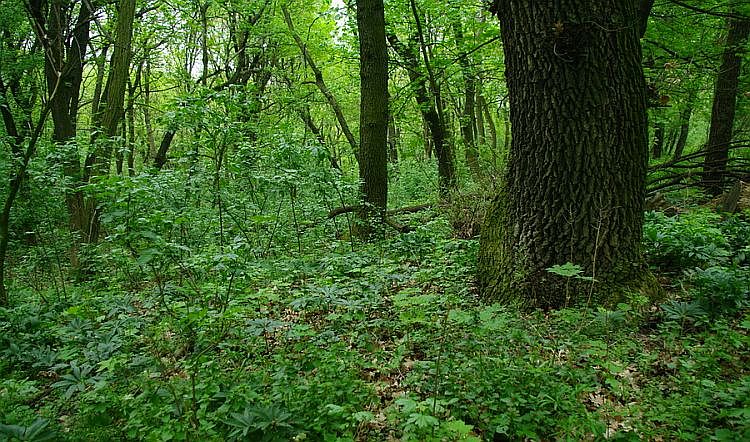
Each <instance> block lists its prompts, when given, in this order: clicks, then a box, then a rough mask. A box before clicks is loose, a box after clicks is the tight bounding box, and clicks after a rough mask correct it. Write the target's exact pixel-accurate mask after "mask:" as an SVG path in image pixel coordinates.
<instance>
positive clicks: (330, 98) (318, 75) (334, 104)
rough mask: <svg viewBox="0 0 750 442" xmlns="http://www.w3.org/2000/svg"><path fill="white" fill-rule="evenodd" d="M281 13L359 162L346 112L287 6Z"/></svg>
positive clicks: (357, 149)
mask: <svg viewBox="0 0 750 442" xmlns="http://www.w3.org/2000/svg"><path fill="white" fill-rule="evenodd" d="M281 12H282V13H283V14H284V21H285V22H286V25H287V27H288V28H289V32H291V34H292V38H293V39H294V41H295V43H297V47H299V50H300V52H301V53H302V56H303V57H304V59H305V61H306V62H307V65H308V66H310V69H311V70H312V71H313V74H314V75H315V84H316V85H317V86H318V89H319V90H320V93H322V94H323V96H324V97H325V99H326V101H327V102H328V105H329V106H331V109H332V110H333V113H334V115H336V120H337V121H338V122H339V126H340V127H341V131H342V132H344V136H345V137H346V141H348V142H349V145H350V146H351V148H352V151H353V152H354V156H355V157H356V158H357V161H359V146H358V145H357V141H356V140H355V139H354V134H353V133H352V131H351V130H350V129H349V124H348V123H347V121H346V117H344V112H343V111H342V110H341V106H340V105H339V102H338V100H336V97H335V96H334V95H333V93H332V92H331V90H330V89H328V86H326V83H325V80H324V79H323V72H322V71H321V70H320V68H318V65H317V64H316V63H315V60H313V58H312V56H311V55H310V53H309V52H308V50H307V46H306V45H305V43H304V42H303V41H302V38H301V37H300V36H299V34H297V31H295V29H294V23H293V22H292V17H291V16H290V15H289V9H288V8H287V6H286V4H282V5H281Z"/></svg>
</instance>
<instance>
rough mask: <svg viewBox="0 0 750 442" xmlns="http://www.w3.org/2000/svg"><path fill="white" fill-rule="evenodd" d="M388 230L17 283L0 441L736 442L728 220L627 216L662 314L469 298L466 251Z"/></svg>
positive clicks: (734, 260)
mask: <svg viewBox="0 0 750 442" xmlns="http://www.w3.org/2000/svg"><path fill="white" fill-rule="evenodd" d="M407 221H408V222H410V223H411V224H412V225H418V226H420V227H418V228H417V229H416V230H415V231H414V232H411V233H407V234H401V235H398V236H394V237H392V238H389V239H386V240H383V241H381V242H378V243H376V244H372V245H357V246H356V247H354V248H352V245H351V244H350V243H348V242H346V241H340V242H333V243H330V244H328V245H327V246H324V247H317V248H316V249H315V250H314V251H310V252H306V253H304V254H291V255H280V254H279V255H277V256H269V257H260V258H257V257H249V258H247V257H243V256H242V255H241V252H239V251H238V252H236V253H235V252H227V253H224V254H221V255H214V256H210V257H208V258H206V261H207V262H210V263H212V264H211V265H210V266H209V265H207V264H206V261H199V260H198V259H197V258H195V259H194V260H195V262H192V263H187V264H185V265H183V266H181V267H178V268H177V270H178V271H175V272H171V273H170V272H167V271H164V272H158V271H156V270H154V271H151V272H149V270H148V269H149V268H150V269H152V270H153V269H156V268H157V267H156V266H155V265H153V263H149V262H148V261H145V260H143V262H142V263H141V264H143V265H140V266H134V267H133V269H140V271H141V273H137V270H133V269H131V270H128V271H127V272H126V271H125V270H124V269H122V268H119V269H118V268H112V270H111V272H110V273H108V274H105V275H102V276H100V277H95V278H92V279H91V280H89V281H88V282H80V283H76V284H75V285H68V286H67V287H65V286H63V287H59V286H57V285H56V286H55V287H45V288H42V289H39V288H37V289H34V288H32V287H26V288H22V287H21V286H20V285H19V286H17V287H15V288H14V290H15V295H14V297H13V299H14V306H13V307H12V308H9V309H0V354H2V360H0V375H1V379H2V380H1V381H0V424H3V425H0V440H4V439H10V440H76V441H78V440H92V441H96V440H154V441H157V440H194V441H206V440H217V441H218V440H260V441H286V440H297V441H301V440H325V441H346V440H362V441H364V440H372V441H383V440H419V441H422V440H435V441H479V440H495V441H499V440H601V439H610V440H655V441H659V440H742V439H744V440H750V336H749V334H750V309H748V305H749V304H748V299H749V298H748V297H749V295H748V290H749V288H748V287H750V272H749V271H748V263H749V262H750V222H748V214H747V213H746V214H745V216H744V217H743V216H728V217H727V216H720V215H717V214H716V213H714V212H711V211H707V210H696V211H692V212H690V213H683V214H681V215H680V216H675V217H669V216H666V215H664V214H662V213H655V212H651V213H648V214H647V220H646V221H647V222H646V229H645V236H644V247H645V250H646V251H647V255H648V258H649V260H650V263H651V265H652V267H653V269H654V271H655V272H657V274H658V275H659V276H660V277H661V280H663V281H664V283H665V284H666V285H667V287H666V288H667V289H668V291H669V293H670V298H669V299H668V300H666V301H665V302H664V303H662V304H659V305H651V304H650V303H649V302H648V301H647V300H646V299H640V298H638V297H633V299H632V300H631V302H630V303H628V304H620V305H618V306H617V308H615V309H613V310H606V309H602V308H593V307H586V306H582V307H577V308H568V309H563V310H559V311H552V312H536V313H528V314H527V313H521V312H518V311H515V310H513V309H510V308H508V307H504V306H501V305H495V304H487V303H483V302H481V301H480V300H479V299H477V293H476V291H475V289H474V287H473V279H474V268H475V267H474V262H475V258H476V251H477V241H476V239H470V240H466V239H458V238H455V237H454V236H453V233H452V229H451V227H450V225H449V222H448V221H447V220H446V219H445V218H444V217H443V216H441V215H440V214H437V213H434V212H431V211H425V212H421V213H418V214H413V215H410V218H409V219H408V220H407ZM147 264H150V265H147ZM201 268H203V269H209V268H210V270H204V271H201V270H200V269H201ZM133 272H135V273H133Z"/></svg>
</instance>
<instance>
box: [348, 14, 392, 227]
mask: <svg viewBox="0 0 750 442" xmlns="http://www.w3.org/2000/svg"><path fill="white" fill-rule="evenodd" d="M357 30H358V32H359V75H360V91H361V98H360V107H359V109H360V119H359V146H360V151H359V182H360V186H359V189H360V193H361V197H362V208H361V209H360V210H359V212H358V218H359V223H358V226H357V229H356V232H357V235H358V236H360V237H362V238H367V237H369V236H371V235H372V234H373V233H374V230H375V229H376V225H377V224H379V223H380V222H381V221H382V220H383V218H384V217H385V210H386V206H387V202H388V167H387V157H388V154H387V139H388V48H387V46H386V43H385V17H384V11H383V0H357Z"/></svg>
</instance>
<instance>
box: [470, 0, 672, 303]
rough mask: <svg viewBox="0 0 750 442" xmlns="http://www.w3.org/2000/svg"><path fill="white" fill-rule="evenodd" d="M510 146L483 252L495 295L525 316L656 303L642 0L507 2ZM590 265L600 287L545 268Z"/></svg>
mask: <svg viewBox="0 0 750 442" xmlns="http://www.w3.org/2000/svg"><path fill="white" fill-rule="evenodd" d="M495 7H496V9H495V10H496V11H497V14H498V17H499V18H500V23H501V30H502V35H503V43H504V45H503V46H504V51H505V60H506V79H507V84H508V91H509V95H510V119H511V124H512V127H513V139H512V144H511V150H510V157H509V161H508V169H507V170H506V174H505V183H504V186H503V190H502V191H501V192H500V193H499V194H498V195H497V196H496V197H495V199H494V201H493V202H492V204H491V206H490V208H489V211H488V214H487V218H486V220H485V224H484V225H483V227H482V237H481V244H480V256H479V263H478V266H479V267H478V268H479V276H478V279H479V283H480V287H481V290H482V292H483V295H484V297H485V298H487V299H492V300H501V301H505V302H507V303H512V304H518V305H520V306H522V307H526V308H557V307H563V306H566V305H576V304H582V303H588V302H591V303H596V304H602V303H604V304H610V303H611V304H614V303H616V302H619V301H621V300H624V299H625V297H626V294H628V293H631V292H640V293H644V294H647V295H655V294H658V293H659V292H660V290H659V288H658V284H656V281H655V279H654V277H653V275H651V274H650V272H649V271H648V267H647V266H646V265H645V262H644V260H643V257H642V255H641V236H642V227H643V211H644V196H645V176H646V167H647V162H648V123H647V119H646V96H645V93H646V85H645V81H644V78H643V71H642V68H641V49H640V41H639V37H640V29H641V26H640V23H641V17H640V15H639V13H640V3H639V2H638V1H635V0H623V1H618V2H614V1H611V2H598V1H593V0H566V1H561V2H555V5H554V6H550V4H549V3H540V2H523V1H513V0H510V1H499V2H497V3H496V5H495ZM566 262H571V263H574V264H578V265H580V266H581V267H582V274H581V275H582V276H588V277H593V278H594V279H595V282H591V281H587V280H581V279H576V278H566V277H561V276H558V275H555V274H552V273H550V272H548V271H547V270H546V269H547V268H549V267H552V266H554V265H556V264H564V263H566Z"/></svg>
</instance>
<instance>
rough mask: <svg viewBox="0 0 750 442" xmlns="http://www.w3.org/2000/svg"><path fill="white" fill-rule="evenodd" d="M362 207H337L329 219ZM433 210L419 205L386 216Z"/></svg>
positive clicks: (388, 212)
mask: <svg viewBox="0 0 750 442" xmlns="http://www.w3.org/2000/svg"><path fill="white" fill-rule="evenodd" d="M361 207H362V206H361V205H359V204H358V205H354V206H343V207H337V208H335V209H333V210H331V211H330V212H328V219H331V218H336V217H337V216H339V215H343V214H345V213H351V212H356V211H357V210H359V209H360V208H361ZM431 208H432V204H419V205H416V206H407V207H402V208H400V209H393V210H389V211H387V212H385V214H386V215H390V216H393V215H401V214H404V213H417V212H421V211H422V210H427V209H431Z"/></svg>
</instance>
